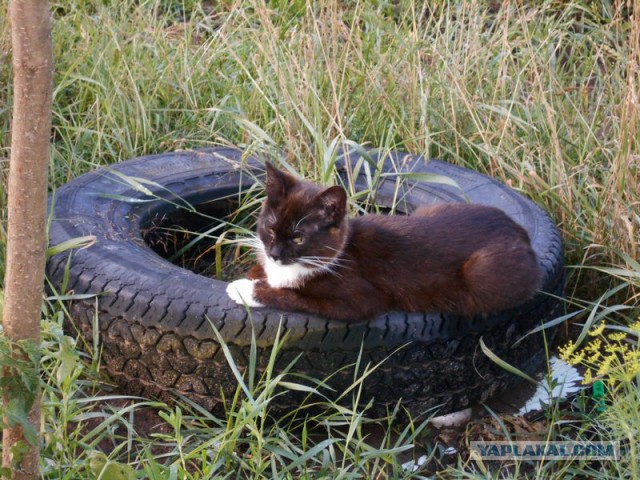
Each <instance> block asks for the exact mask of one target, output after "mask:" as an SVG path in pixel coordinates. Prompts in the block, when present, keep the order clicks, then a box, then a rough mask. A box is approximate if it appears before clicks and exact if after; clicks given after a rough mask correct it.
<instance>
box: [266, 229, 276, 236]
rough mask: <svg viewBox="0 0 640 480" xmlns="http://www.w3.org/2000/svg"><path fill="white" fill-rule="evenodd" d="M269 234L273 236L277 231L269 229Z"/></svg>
mask: <svg viewBox="0 0 640 480" xmlns="http://www.w3.org/2000/svg"><path fill="white" fill-rule="evenodd" d="M267 233H268V234H269V235H272V236H273V235H275V234H276V231H275V230H274V229H273V228H272V227H267Z"/></svg>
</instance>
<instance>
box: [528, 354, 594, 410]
mask: <svg viewBox="0 0 640 480" xmlns="http://www.w3.org/2000/svg"><path fill="white" fill-rule="evenodd" d="M549 368H550V370H551V383H549V378H548V376H545V378H544V379H543V380H542V381H541V382H540V384H539V385H538V388H537V389H536V391H535V393H534V394H533V396H532V397H531V398H530V399H529V400H527V402H526V403H525V404H524V405H523V406H522V408H520V410H519V411H518V415H524V414H525V413H528V412H532V411H534V410H540V409H541V408H544V406H545V405H550V404H551V403H553V402H554V401H555V400H557V399H564V398H566V397H567V396H569V395H570V394H572V393H576V392H579V391H580V390H582V389H583V388H585V387H584V386H583V385H582V383H581V382H582V378H583V377H582V375H580V372H578V370H576V368H575V367H572V366H571V365H569V364H568V363H567V362H565V361H564V360H561V359H559V358H558V357H551V359H550V360H549Z"/></svg>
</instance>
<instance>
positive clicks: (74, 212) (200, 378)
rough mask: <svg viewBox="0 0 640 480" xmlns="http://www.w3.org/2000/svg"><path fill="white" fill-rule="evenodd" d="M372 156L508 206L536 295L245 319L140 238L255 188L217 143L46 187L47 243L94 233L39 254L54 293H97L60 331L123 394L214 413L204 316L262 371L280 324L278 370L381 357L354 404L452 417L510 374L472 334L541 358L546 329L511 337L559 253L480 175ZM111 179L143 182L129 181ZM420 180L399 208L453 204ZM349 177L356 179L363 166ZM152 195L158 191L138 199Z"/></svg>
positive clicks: (384, 188) (382, 199)
mask: <svg viewBox="0 0 640 480" xmlns="http://www.w3.org/2000/svg"><path fill="white" fill-rule="evenodd" d="M341 156H342V155H341ZM365 157H366V158H367V162H369V163H371V164H374V163H382V162H379V160H380V157H379V154H377V153H376V152H374V151H371V152H369V153H368V154H365ZM358 162H360V163H359V165H360V166H361V167H362V165H363V159H362V157H361V155H360V154H358V153H356V152H350V153H349V155H346V156H345V158H342V159H341V160H340V161H339V162H338V163H339V165H340V170H341V172H342V173H343V174H344V172H345V170H346V168H345V166H347V165H351V166H352V167H353V166H355V165H356V164H358ZM383 164H384V167H383V170H387V171H389V172H390V171H393V169H398V168H400V169H401V170H402V171H405V172H414V173H437V174H440V175H445V176H447V177H449V178H452V179H454V180H455V181H456V182H457V183H458V185H459V186H460V187H461V189H462V190H463V191H464V194H465V195H466V196H467V197H468V199H469V200H470V201H471V202H474V203H481V204H486V205H493V206H496V207H499V208H501V209H503V210H504V211H506V212H507V213H508V214H509V215H510V216H512V217H513V218H514V219H515V220H516V221H517V222H519V223H520V224H521V225H523V226H524V227H525V228H526V229H527V230H528V232H529V235H530V237H531V240H532V244H533V247H534V249H535V251H536V253H537V255H538V258H539V261H540V265H541V266H542V267H543V269H544V272H545V274H544V287H543V292H542V293H540V294H539V295H537V296H536V297H535V298H534V299H532V300H531V301H529V302H528V303H526V304H525V305H522V306H521V307H519V308H516V309H513V310H510V311H505V312H501V313H499V314H495V315H484V316H477V317H458V316H451V315H441V314H438V313H428V314H407V313H403V312H391V313H388V314H386V315H382V316H380V317H378V318H375V319H373V320H370V321H367V322H363V323H356V324H349V323H341V322H335V321H328V320H326V319H323V318H319V317H315V316H312V315H307V314H303V313H291V312H282V311H275V310H270V309H254V310H253V311H252V314H251V318H252V323H253V326H252V325H251V323H250V317H249V315H248V313H247V311H245V309H244V308H242V307H239V306H237V305H235V304H234V303H233V302H232V301H231V300H230V299H229V298H227V295H226V294H225V288H226V285H227V284H226V283H225V282H220V281H217V280H213V279H211V278H206V277H204V276H201V275H197V274H195V273H193V272H191V271H189V270H185V269H182V268H179V267H177V266H175V265H173V264H171V263H169V262H168V261H167V260H165V259H163V258H161V257H160V256H159V255H157V254H156V253H154V252H153V251H152V250H151V248H149V246H148V245H147V244H146V243H145V242H144V240H143V235H142V232H143V230H144V228H146V227H147V226H148V224H149V222H150V221H151V219H152V218H155V217H157V216H160V215H163V214H166V213H167V212H171V211H172V210H175V209H176V206H175V205H176V204H178V203H180V200H178V199H179V198H182V199H185V200H187V201H189V202H190V203H191V204H194V205H199V204H202V203H204V202H207V201H212V200H215V199H218V198H222V197H226V196H228V195H240V194H241V192H242V191H245V190H246V189H248V188H249V187H251V185H253V184H254V183H255V182H256V180H255V178H254V177H252V176H251V175H248V174H247V172H257V174H258V176H259V175H261V172H262V162H261V161H259V160H258V159H257V158H253V157H250V156H249V157H247V156H246V155H244V154H243V152H242V151H240V150H236V149H231V148H216V149H208V150H202V151H192V152H172V153H165V154H160V155H151V156H146V157H141V158H137V159H133V160H129V161H126V162H123V163H121V164H117V165H112V166H111V167H109V169H100V170H96V171H93V172H90V173H87V174H85V175H82V176H80V177H78V178H76V179H74V180H72V181H71V182H69V183H68V184H66V185H64V186H62V187H61V188H59V189H58V190H57V191H56V192H55V195H54V196H53V197H52V198H53V207H54V208H53V218H52V221H51V225H50V244H51V245H57V244H60V243H62V242H64V241H67V240H70V239H74V238H77V237H83V236H87V235H93V236H95V237H96V243H95V245H93V246H91V247H89V248H85V249H79V250H73V251H66V252H63V253H60V254H58V255H55V256H53V257H51V258H50V259H49V260H48V264H47V274H48V278H49V279H50V281H51V284H52V285H53V286H54V288H55V289H57V290H59V289H60V288H61V287H62V286H63V283H66V290H67V292H69V291H72V292H73V293H75V294H96V295H97V297H96V298H90V299H85V300H79V301H74V302H73V303H72V305H71V307H70V311H71V317H72V319H71V320H70V321H69V322H68V324H67V330H68V331H71V332H78V333H79V334H80V335H81V336H82V337H84V339H85V341H86V342H87V343H88V344H91V343H92V342H93V339H94V332H93V327H94V324H95V325H97V326H98V327H99V330H100V331H99V341H100V348H101V350H102V358H103V364H104V366H105V367H106V370H107V371H108V373H109V374H110V375H111V376H112V378H113V379H114V380H116V381H117V382H118V383H119V384H120V385H121V386H122V387H124V390H125V391H126V392H128V393H131V394H136V395H142V396H147V397H159V398H162V399H171V398H175V394H182V395H185V396H187V397H189V398H191V399H192V400H194V401H196V402H197V403H199V404H201V405H203V406H205V407H206V408H208V409H212V410H215V409H216V408H219V407H221V402H222V400H221V399H222V396H223V394H224V397H225V398H227V399H229V398H232V397H233V393H234V391H235V390H236V388H237V382H236V380H235V378H234V376H233V372H232V370H231V369H230V368H229V365H228V362H227V360H226V358H225V355H224V352H223V350H222V349H221V348H220V345H219V343H218V341H217V337H216V334H215V333H214V331H213V329H212V327H211V323H213V325H215V327H216V328H217V329H218V331H219V333H220V335H221V337H222V338H223V339H224V341H225V342H226V344H227V345H228V347H229V351H230V352H231V353H232V355H233V357H234V360H235V362H236V363H237V365H238V366H239V367H240V369H241V370H242V369H243V367H244V366H246V365H247V362H248V358H249V355H250V343H251V338H252V332H253V333H254V335H255V338H256V342H257V346H258V349H257V353H258V371H260V369H261V368H264V367H265V365H266V363H267V360H268V357H269V353H270V346H271V345H273V342H274V340H275V338H276V333H277V331H278V326H279V325H281V326H282V332H281V334H282V335H284V334H285V332H286V333H287V335H288V336H287V341H286V343H285V345H284V348H283V350H282V351H281V353H280V356H279V361H278V363H277V368H284V367H285V366H286V365H288V364H289V362H290V361H291V360H292V359H294V358H295V357H298V356H300V358H299V359H298V361H297V362H296V364H295V366H294V368H293V370H292V371H294V372H296V373H302V374H305V375H308V376H310V377H313V378H317V379H325V378H326V377H328V376H329V375H330V374H332V373H334V372H336V371H337V370H339V369H340V368H342V367H345V366H347V365H350V364H355V363H356V362H357V361H358V359H359V365H360V369H362V368H364V366H365V365H370V366H373V365H377V364H378V363H380V362H382V363H381V365H380V366H378V367H377V368H376V369H375V370H374V371H373V373H371V374H370V375H369V376H368V377H367V379H366V381H365V382H364V390H363V393H362V395H361V399H362V401H363V402H368V401H369V400H370V399H371V398H373V399H374V406H375V408H376V410H377V411H380V412H382V411H383V410H384V408H385V407H386V406H387V405H389V404H395V403H397V402H398V401H400V402H401V404H402V405H403V407H404V408H406V409H407V410H408V411H409V412H412V413H414V414H418V413H421V412H424V411H425V410H427V409H429V408H431V407H434V406H437V405H442V410H441V411H443V412H444V411H451V410H456V409H461V408H464V407H467V406H469V405H470V404H473V403H475V402H478V401H482V400H485V399H487V398H488V397H489V396H491V395H492V394H494V393H495V392H498V391H500V390H502V389H504V388H505V387H506V386H507V385H509V384H510V383H511V382H512V380H513V379H514V377H513V375H511V374H509V373H507V372H506V371H504V370H503V369H501V368H500V367H498V366H497V365H495V364H494V363H493V362H492V361H491V360H490V359H489V358H487V357H486V356H485V355H484V354H483V353H482V352H481V350H480V348H479V339H480V338H481V337H482V338H483V340H484V343H485V344H486V345H487V346H488V347H489V348H490V349H491V350H492V351H493V352H494V353H495V354H496V355H498V356H499V357H501V358H502V359H503V360H505V361H507V362H509V363H511V364H512V365H515V366H516V367H518V368H520V369H521V370H523V371H525V372H528V373H532V372H534V371H536V370H537V369H539V368H540V367H541V364H542V361H543V359H544V344H543V341H544V340H543V333H536V334H532V335H529V336H527V337H526V338H525V339H524V340H523V341H521V342H517V341H518V340H519V339H520V338H521V337H523V336H524V335H525V334H526V333H528V332H530V331H531V330H532V329H533V328H535V327H536V326H539V325H540V324H541V323H543V322H545V321H548V320H550V319H552V318H554V317H555V316H557V315H558V310H559V307H560V305H559V301H558V299H557V298H558V296H560V295H561V293H562V288H563V252H562V241H561V238H560V235H559V232H558V230H557V229H556V227H555V225H554V223H553V222H552V220H551V219H550V218H549V216H548V215H547V214H546V213H545V212H544V211H543V210H542V209H540V208H539V207H538V206H537V205H535V204H534V203H533V202H531V201H529V200H528V199H526V198H524V197H522V196H521V195H519V194H518V193H516V192H514V191H513V190H511V189H510V188H508V187H506V186H505V185H502V184H500V183H499V182H496V181H494V180H492V179H490V178H488V177H486V176H484V175H481V174H479V173H477V172H473V171H470V170H467V169H463V168H460V167H457V166H453V165H450V164H447V163H444V162H440V161H435V160H432V161H429V162H427V161H425V159H424V158H422V157H419V156H411V155H406V154H401V153H397V152H392V153H391V154H388V158H387V157H385V160H384V163H383ZM363 170H364V169H363V168H361V169H360V171H363ZM122 175H125V176H127V177H129V178H132V177H133V178H138V179H145V181H144V182H142V183H141V182H138V184H137V185H136V184H135V181H134V183H133V184H132V183H131V182H129V181H126V180H123V178H124V177H123V176H122ZM424 178H425V177H424V176H420V175H415V176H413V175H412V176H409V178H408V179H407V181H406V183H405V186H404V187H403V190H402V191H401V194H402V196H403V200H402V205H404V207H403V208H404V209H405V210H406V211H407V212H408V211H410V210H411V209H413V208H415V207H416V206H419V205H423V204H428V203H435V202H443V201H444V202H451V201H454V202H456V201H463V196H462V195H461V193H460V191H459V190H458V189H456V188H454V187H451V186H447V185H441V184H434V183H427V182H424V181H423V180H424ZM356 183H359V184H361V185H362V186H364V185H365V184H366V182H365V176H364V174H361V175H360V176H358V177H357V178H356ZM146 189H147V190H148V191H146ZM395 189H396V180H395V178H394V177H393V176H390V177H388V179H387V180H386V181H384V182H383V183H382V184H381V186H380V188H379V189H378V191H377V201H378V202H379V203H382V204H386V203H389V202H390V201H391V199H392V198H394V193H395ZM145 191H146V193H145ZM149 191H150V192H152V193H153V194H154V195H157V196H158V197H159V198H160V199H156V200H153V201H149V200H150V197H149V196H148V193H149ZM124 199H127V200H124ZM162 199H168V200H169V201H166V200H162ZM65 272H66V273H65ZM65 277H66V280H65ZM63 293H66V292H63ZM96 299H97V300H96ZM96 302H97V303H96ZM96 305H97V323H95V322H94V318H95V317H96ZM207 319H210V321H211V322H209V321H208V320H207ZM545 333H546V334H547V335H548V333H549V331H547V332H545ZM387 357H388V358H387ZM352 383H353V369H352V368H343V370H342V371H341V372H340V373H338V374H336V375H333V376H332V377H331V378H330V380H329V382H328V384H329V385H330V386H331V387H333V389H334V390H333V393H332V392H331V391H330V390H325V391H324V394H325V395H328V396H331V395H337V393H335V392H342V391H344V390H345V389H346V387H348V386H349V385H351V384H352ZM287 398H294V399H295V394H289V396H287V395H285V396H283V397H278V401H279V402H280V403H281V404H282V405H285V404H286V403H287V402H288V400H287ZM294 401H295V400H294Z"/></svg>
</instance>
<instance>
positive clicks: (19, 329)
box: [2, 0, 53, 479]
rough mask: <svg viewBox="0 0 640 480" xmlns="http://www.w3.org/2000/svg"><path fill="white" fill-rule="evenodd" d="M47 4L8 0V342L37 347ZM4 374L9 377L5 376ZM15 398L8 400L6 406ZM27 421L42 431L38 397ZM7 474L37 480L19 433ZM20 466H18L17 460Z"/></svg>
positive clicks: (9, 438) (11, 441) (32, 449)
mask: <svg viewBox="0 0 640 480" xmlns="http://www.w3.org/2000/svg"><path fill="white" fill-rule="evenodd" d="M49 16H50V14H49V3H48V1H47V0H11V1H10V2H9V20H10V22H11V41H12V48H13V75H14V77H13V84H14V104H13V122H12V132H11V156H10V161H9V182H8V222H7V266H6V273H5V305H4V319H3V322H4V333H5V335H6V336H7V337H8V339H9V340H11V341H19V340H24V339H31V340H34V341H35V342H37V343H38V344H39V342H40V317H41V308H42V286H43V282H44V262H45V219H46V198H47V197H46V195H47V167H48V165H49V142H50V136H51V100H52V98H51V97H52V92H53V49H52V45H51V24H50V18H49ZM5 373H6V372H5ZM9 395H10V393H6V394H5V399H4V400H5V406H6V401H7V399H8V396H9ZM28 418H29V421H30V422H31V423H32V424H33V425H34V427H35V428H36V429H37V430H38V431H39V430H40V402H39V394H37V395H36V401H35V402H34V405H33V407H32V408H31V411H30V412H29V416H28ZM2 440H3V450H2V451H3V458H2V464H3V467H5V468H12V469H13V470H12V476H11V478H16V479H23V478H24V479H26V478H38V476H39V473H38V472H39V451H38V442H37V443H36V445H30V446H29V451H28V452H27V453H26V454H25V455H24V456H22V461H21V462H20V464H19V465H17V466H16V465H12V462H11V458H10V457H11V455H10V453H11V447H12V446H14V445H15V444H16V443H17V442H22V444H23V445H24V442H25V438H24V435H23V431H22V427H21V426H19V425H18V426H15V427H11V428H6V429H5V430H4V431H3V438H2ZM14 460H15V458H14Z"/></svg>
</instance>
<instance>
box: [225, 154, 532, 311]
mask: <svg viewBox="0 0 640 480" xmlns="http://www.w3.org/2000/svg"><path fill="white" fill-rule="evenodd" d="M346 200H347V197H346V193H345V191H344V190H343V189H342V188H341V187H330V188H327V189H324V188H322V187H320V186H318V185H315V184H312V183H309V182H305V181H301V180H298V179H296V178H295V177H293V176H291V175H289V174H288V173H285V172H283V171H280V170H278V169H276V168H275V167H273V166H272V165H270V164H267V199H266V201H265V203H264V205H263V207H262V212H261V214H260V217H259V220H258V228H257V230H258V237H259V239H260V242H259V244H258V260H259V264H258V265H256V266H255V267H254V268H253V269H252V271H251V272H250V273H249V278H248V279H242V280H237V281H235V282H233V283H231V284H230V285H229V287H228V288H227V293H228V294H229V296H230V297H231V298H233V299H234V300H235V301H236V302H238V303H241V304H247V305H249V306H253V307H261V306H267V307H273V308H278V309H281V310H293V311H303V312H310V313H315V314H319V315H322V316H324V317H328V318H332V319H338V320H350V321H355V320H362V319H365V318H369V317H372V316H374V315H377V314H380V313H383V312H385V311H390V310H403V311H409V312H418V311H420V312H427V311H439V312H448V313H453V314H460V315H475V314H480V313H492V312H496V311H500V310H504V309H508V308H511V307H514V306H516V305H518V304H520V303H523V302H524V301H526V300H527V299H529V298H530V297H532V296H533V295H534V294H535V293H536V291H537V290H538V289H539V288H540V283H541V270H540V267H539V265H538V261H537V259H536V255H535V253H534V252H533V250H532V248H531V244H530V241H529V237H528V235H527V232H526V231H525V230H524V229H523V228H522V227H521V226H519V225H518V224H517V223H515V222H514V221H513V220H511V219H510V218H509V217H508V216H507V215H506V214H505V213H504V212H503V211H501V210H499V209H497V208H493V207H487V206H481V205H472V204H461V203H447V204H439V205H435V206H430V207H422V208H420V209H418V210H417V211H416V212H415V213H414V214H413V215H411V216H408V217H407V216H386V215H364V216H361V217H356V218H351V219H348V218H347V215H346V213H347V212H346Z"/></svg>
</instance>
